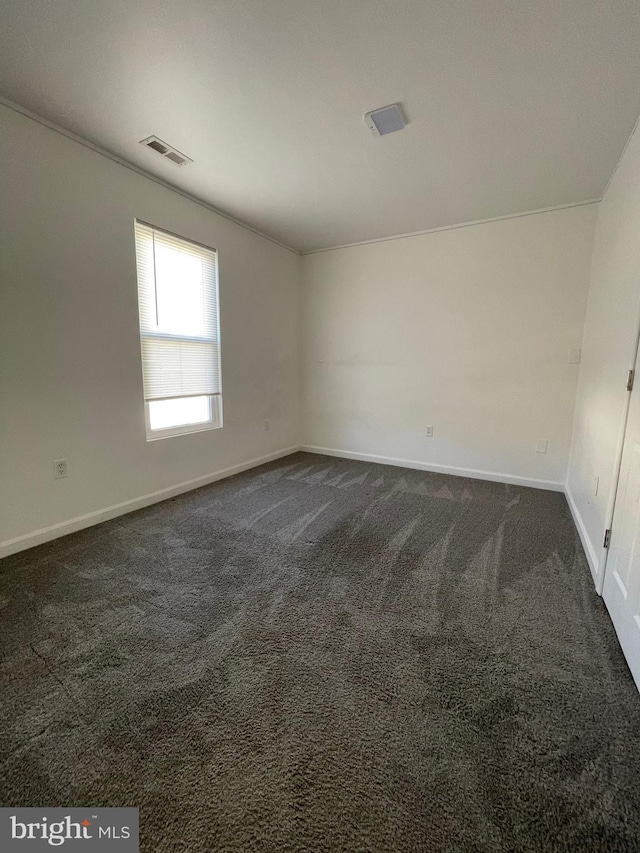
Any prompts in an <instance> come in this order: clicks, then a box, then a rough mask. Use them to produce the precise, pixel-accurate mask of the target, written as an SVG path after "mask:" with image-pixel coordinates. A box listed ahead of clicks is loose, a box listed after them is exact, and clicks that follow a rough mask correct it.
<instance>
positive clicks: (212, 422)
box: [133, 217, 223, 442]
mask: <svg viewBox="0 0 640 853" xmlns="http://www.w3.org/2000/svg"><path fill="white" fill-rule="evenodd" d="M133 224H134V248H135V253H136V258H137V246H138V243H137V234H136V226H137V225H142V226H145V227H146V228H150V229H152V231H155V232H159V233H161V234H166V235H167V236H169V237H173V238H174V239H175V240H179V241H180V242H182V243H186V244H188V245H191V246H194V247H196V248H199V249H204V250H205V251H207V252H211V253H212V254H213V255H214V256H215V271H214V277H213V279H214V285H213V301H214V303H215V306H216V326H215V336H214V337H213V338H212V339H207V340H210V342H211V343H213V344H214V345H215V346H216V347H217V350H218V369H219V379H220V391H219V393H217V394H193V395H189V396H185V397H175V398H165V399H185V400H190V399H193V398H194V397H208V401H209V418H208V420H206V421H201V422H199V423H184V424H178V425H176V426H172V427H163V428H160V429H152V428H151V417H150V411H149V405H150V403H153V402H161V400H147V399H145V398H144V391H143V403H144V421H145V433H146V440H147V441H148V442H149V441H158V440H159V439H163V438H174V437H176V436H179V435H191V434H193V433H196V432H206V431H208V430H213V429H221V428H222V426H223V409H222V341H221V336H220V288H219V255H218V250H217V249H214V248H213V247H212V246H207V245H206V244H205V243H200V242H198V241H197V240H191V239H189V238H187V237H184V236H182V235H181V234H176V233H175V231H169V230H168V229H167V228H160V227H158V226H157V225H153V224H152V223H150V222H147V221H146V220H144V219H139V218H138V217H135V218H134V223H133ZM136 287H137V297H138V340H139V343H140V349H141V350H142V340H143V337H146V338H152V337H158V338H162V337H165V338H171V339H175V340H185V341H188V340H202V339H201V338H199V336H193V335H174V334H171V333H169V334H167V333H163V332H160V333H158V334H157V335H154V334H149V333H148V332H146V333H144V332H143V330H142V326H141V322H140V310H141V309H140V290H139V287H140V284H139V270H138V267H137V265H136ZM141 366H142V352H141Z"/></svg>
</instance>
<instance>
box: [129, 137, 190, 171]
mask: <svg viewBox="0 0 640 853" xmlns="http://www.w3.org/2000/svg"><path fill="white" fill-rule="evenodd" d="M140 145H146V146H147V148H150V149H151V150H152V151H155V152H156V153H157V154H160V156H161V157H164V158H165V159H166V160H171V162H172V163H175V165H176V166H186V165H187V163H193V160H192V159H191V158H190V157H185V155H184V154H181V153H180V152H179V151H176V149H175V148H172V147H171V146H170V145H167V143H166V142H163V141H162V140H161V139H158V137H157V136H147V138H146V139H141V140H140Z"/></svg>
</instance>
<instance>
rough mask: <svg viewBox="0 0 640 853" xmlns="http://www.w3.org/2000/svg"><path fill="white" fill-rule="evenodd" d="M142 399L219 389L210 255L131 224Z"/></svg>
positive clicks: (213, 261)
mask: <svg viewBox="0 0 640 853" xmlns="http://www.w3.org/2000/svg"><path fill="white" fill-rule="evenodd" d="M136 260H137V267H138V301H139V306H140V339H141V343H142V373H143V379H144V398H145V400H146V401H147V402H149V401H152V400H171V399H176V398H178V397H196V396H200V395H205V394H207V395H214V394H220V393H221V390H222V389H221V382H220V336H219V323H218V286H217V281H218V279H217V265H216V253H215V251H213V249H207V248H205V247H204V246H199V245H197V244H194V243H189V242H187V241H186V240H181V239H180V238H178V237H174V236H173V235H172V234H167V233H166V232H165V231H159V230H158V229H156V228H152V227H151V226H150V225H146V224H144V223H142V222H136Z"/></svg>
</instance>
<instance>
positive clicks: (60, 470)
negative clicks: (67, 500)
mask: <svg viewBox="0 0 640 853" xmlns="http://www.w3.org/2000/svg"><path fill="white" fill-rule="evenodd" d="M67 476H68V473H67V460H66V459H56V461H55V462H54V463H53V478H54V480H62V478H63V477H67Z"/></svg>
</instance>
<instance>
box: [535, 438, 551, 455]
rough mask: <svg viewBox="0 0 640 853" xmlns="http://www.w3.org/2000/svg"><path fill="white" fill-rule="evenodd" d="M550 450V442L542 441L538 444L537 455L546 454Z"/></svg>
mask: <svg viewBox="0 0 640 853" xmlns="http://www.w3.org/2000/svg"><path fill="white" fill-rule="evenodd" d="M548 449H549V442H548V441H546V440H541V441H539V442H538V443H537V444H536V453H546V452H547V450H548Z"/></svg>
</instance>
